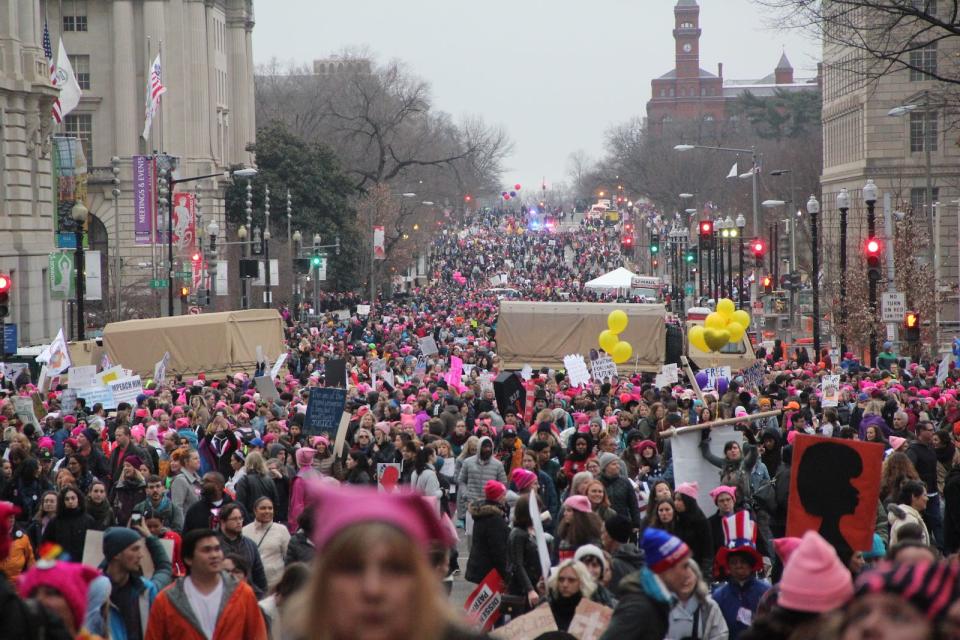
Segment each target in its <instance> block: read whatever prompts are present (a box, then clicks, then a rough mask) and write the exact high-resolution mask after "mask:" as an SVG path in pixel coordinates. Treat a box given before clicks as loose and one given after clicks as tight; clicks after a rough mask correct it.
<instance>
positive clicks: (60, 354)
mask: <svg viewBox="0 0 960 640" xmlns="http://www.w3.org/2000/svg"><path fill="white" fill-rule="evenodd" d="M41 356H46V357H45V358H44V359H43V360H41V362H45V363H46V364H47V367H48V369H49V370H50V375H52V376H55V375H57V374H59V373H62V372H64V371H66V370H67V369H69V368H70V365H71V364H72V363H71V361H70V349H68V348H67V339H66V338H64V337H63V329H60V331H59V332H58V333H57V337H56V338H54V340H53V342H51V343H50V346H49V347H48V348H47V350H46V351H45V352H44V353H43V354H41Z"/></svg>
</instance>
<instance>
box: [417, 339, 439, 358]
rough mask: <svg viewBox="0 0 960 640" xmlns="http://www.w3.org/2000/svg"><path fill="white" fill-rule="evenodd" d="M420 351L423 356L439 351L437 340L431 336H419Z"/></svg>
mask: <svg viewBox="0 0 960 640" xmlns="http://www.w3.org/2000/svg"><path fill="white" fill-rule="evenodd" d="M420 353H422V354H423V355H425V356H433V355H436V354H438V353H440V350H439V349H438V348H437V341H436V340H434V339H433V336H424V337H422V338H420Z"/></svg>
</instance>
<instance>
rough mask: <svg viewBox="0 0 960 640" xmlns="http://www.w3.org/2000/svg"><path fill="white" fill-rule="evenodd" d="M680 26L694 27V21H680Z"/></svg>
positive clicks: (682, 27) (685, 27)
mask: <svg viewBox="0 0 960 640" xmlns="http://www.w3.org/2000/svg"><path fill="white" fill-rule="evenodd" d="M680 28H681V29H693V28H694V27H693V23H692V22H681V23H680Z"/></svg>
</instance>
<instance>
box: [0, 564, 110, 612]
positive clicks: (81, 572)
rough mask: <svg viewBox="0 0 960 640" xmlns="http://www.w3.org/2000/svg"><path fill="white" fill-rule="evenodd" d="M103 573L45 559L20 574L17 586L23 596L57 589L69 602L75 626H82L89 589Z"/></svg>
mask: <svg viewBox="0 0 960 640" xmlns="http://www.w3.org/2000/svg"><path fill="white" fill-rule="evenodd" d="M99 575H100V572H99V571H97V570H96V569H94V568H93V567H88V566H87V565H85V564H79V563H77V562H61V561H59V560H58V561H56V562H51V561H49V560H41V561H40V562H38V563H37V564H36V565H34V566H33V567H31V568H30V570H29V571H27V572H26V573H24V574H22V575H21V576H20V579H19V580H18V581H17V589H18V590H19V591H20V596H21V597H23V598H31V597H33V593H34V592H35V591H36V590H37V588H38V587H50V588H51V589H55V590H56V591H57V592H59V593H60V594H61V595H62V596H63V599H64V600H66V601H67V606H68V607H70V612H71V613H72V614H73V622H74V625H75V626H76V627H77V628H78V629H79V628H80V627H82V626H83V621H84V618H85V617H86V612H87V590H88V588H89V586H90V582H91V581H93V579H94V578H96V577H97V576H99Z"/></svg>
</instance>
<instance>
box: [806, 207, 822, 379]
mask: <svg viewBox="0 0 960 640" xmlns="http://www.w3.org/2000/svg"><path fill="white" fill-rule="evenodd" d="M807 213H809V214H810V242H811V244H812V245H813V247H812V249H813V250H812V258H811V268H810V271H811V272H812V273H811V274H810V281H811V284H812V285H813V351H814V357H815V358H817V359H818V361H819V358H820V245H819V242H820V239H819V237H818V232H819V229H818V227H817V223H818V217H819V214H820V202H819V201H817V199H816V197H815V196H814V195H813V194H810V198H809V199H808V200H807Z"/></svg>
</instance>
